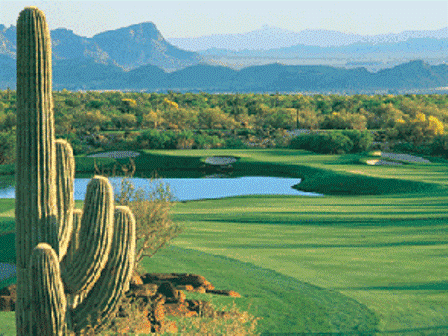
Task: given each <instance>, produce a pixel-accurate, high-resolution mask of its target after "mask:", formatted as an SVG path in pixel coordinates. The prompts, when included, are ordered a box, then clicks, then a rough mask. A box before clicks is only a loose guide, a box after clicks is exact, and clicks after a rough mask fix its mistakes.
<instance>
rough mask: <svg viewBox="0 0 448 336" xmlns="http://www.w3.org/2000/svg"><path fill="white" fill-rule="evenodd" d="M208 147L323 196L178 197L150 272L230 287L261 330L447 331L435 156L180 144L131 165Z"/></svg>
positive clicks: (5, 204) (440, 171)
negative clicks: (368, 160) (173, 223)
mask: <svg viewBox="0 0 448 336" xmlns="http://www.w3.org/2000/svg"><path fill="white" fill-rule="evenodd" d="M213 155H221V156H222V155H229V156H235V157H237V158H239V160H238V162H237V163H235V164H234V165H233V166H234V174H240V173H247V172H249V173H252V174H254V175H257V174H266V175H273V176H279V175H283V176H285V175H286V176H294V177H301V178H303V182H302V183H301V184H300V185H299V187H300V189H307V190H310V191H318V192H323V193H325V194H326V195H327V196H325V197H317V198H316V197H295V196H247V197H234V198H225V199H219V200H204V201H193V202H183V203H177V204H176V206H175V207H174V209H173V216H174V219H175V220H177V221H179V222H181V223H182V225H183V226H184V228H185V230H184V233H183V234H182V235H181V236H179V237H178V238H177V239H176V240H175V241H174V243H173V246H172V247H171V248H169V249H166V250H164V251H162V252H161V253H159V254H158V255H156V256H155V257H154V258H152V259H151V260H148V261H145V263H144V266H145V268H146V269H147V270H148V271H153V272H188V273H199V274H203V275H204V276H206V277H207V278H209V279H210V280H211V281H212V283H214V284H215V285H216V286H217V288H222V289H233V290H236V291H238V292H240V293H241V294H243V298H241V299H232V300H235V302H237V304H238V305H240V306H241V307H243V308H244V307H247V306H248V305H249V304H252V305H251V308H250V309H251V311H252V312H253V313H257V314H259V315H260V316H261V317H263V320H262V322H260V326H261V328H262V331H264V332H274V331H275V332H283V333H300V332H329V331H333V332H338V331H339V332H342V333H343V334H348V333H355V334H356V333H361V330H364V331H366V333H370V332H371V331H373V330H375V329H378V330H380V332H379V333H378V334H410V335H413V334H415V335H435V334H437V335H439V334H447V333H448V327H447V326H448V294H447V289H448V277H447V275H446V246H447V244H448V238H447V237H448V224H447V219H448V192H447V191H448V189H447V182H448V181H447V179H446V177H447V173H448V165H447V164H446V162H445V161H443V160H439V161H438V162H434V163H432V164H429V165H424V164H406V165H402V166H367V165H365V164H362V163H360V162H361V161H362V159H365V158H363V156H362V155H345V156H337V155H333V156H325V155H315V154H312V153H308V152H303V151H291V150H244V151H243V150H200V151H188V150H185V151H184V150H179V151H147V152H143V154H142V155H141V156H140V157H139V160H141V161H137V160H136V164H137V166H138V167H139V166H146V167H150V166H151V165H152V164H154V166H157V167H159V168H161V167H165V166H166V165H168V167H171V168H172V169H176V168H179V167H187V168H190V169H196V168H198V167H201V166H203V165H204V163H203V162H204V159H205V158H206V157H207V156H213ZM154 162H156V163H154ZM316 174H320V175H316ZM353 181H356V183H353ZM78 206H79V204H78ZM12 216H13V209H12V203H11V201H9V200H1V201H0V218H1V219H0V229H1V230H2V231H0V232H3V233H7V232H11V231H12V230H13V227H12V225H13V224H12V223H13V222H12ZM8 237H9V236H8V235H3V236H0V246H4V245H5V244H8V243H7V240H6V239H10V240H9V241H11V237H9V238H8ZM4 239H5V240H4ZM3 255H5V256H6V258H9V259H11V258H13V253H12V252H9V254H8V252H6V251H5V254H3V253H2V254H1V256H3ZM215 299H216V300H217V302H221V303H222V302H226V301H225V300H223V301H222V299H219V298H215ZM7 316H10V315H4V314H0V325H2V320H3V319H7V318H8V317H7ZM9 318H10V317H9ZM0 332H1V330H0Z"/></svg>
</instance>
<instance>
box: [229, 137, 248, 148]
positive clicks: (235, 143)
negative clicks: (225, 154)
mask: <svg viewBox="0 0 448 336" xmlns="http://www.w3.org/2000/svg"><path fill="white" fill-rule="evenodd" d="M224 147H225V148H230V149H244V148H247V146H246V144H245V143H244V141H243V140H241V139H240V138H237V137H230V138H227V139H226V141H225V144H224Z"/></svg>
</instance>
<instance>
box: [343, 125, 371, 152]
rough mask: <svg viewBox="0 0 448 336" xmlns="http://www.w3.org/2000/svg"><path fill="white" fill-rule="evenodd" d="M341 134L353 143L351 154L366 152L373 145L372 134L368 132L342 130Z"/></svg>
mask: <svg viewBox="0 0 448 336" xmlns="http://www.w3.org/2000/svg"><path fill="white" fill-rule="evenodd" d="M342 134H343V135H345V136H347V137H348V138H349V139H350V140H351V141H352V142H353V148H352V150H351V152H352V153H357V152H365V151H368V150H369V149H370V148H371V147H372V144H373V134H372V133H371V132H369V131H367V130H366V131H359V130H344V131H342Z"/></svg>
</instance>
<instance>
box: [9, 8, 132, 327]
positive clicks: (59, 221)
mask: <svg viewBox="0 0 448 336" xmlns="http://www.w3.org/2000/svg"><path fill="white" fill-rule="evenodd" d="M52 108H53V103H52V85H51V42H50V34H49V30H48V26H47V23H46V20H45V15H44V14H43V12H41V11H40V10H39V9H37V8H36V7H27V8H25V9H24V10H23V11H22V12H21V13H20V16H19V19H18V21H17V172H16V251H17V303H16V328H17V335H64V334H66V333H67V332H72V331H74V332H76V333H78V332H81V331H82V330H85V329H86V327H87V323H88V322H90V323H91V322H95V321H97V319H98V318H101V319H105V318H109V317H112V316H113V315H114V313H115V312H116V310H117V309H118V303H119V299H120V298H121V296H122V295H123V293H124V291H125V290H127V289H128V286H129V281H130V277H131V275H132V272H133V265H134V259H135V219H134V217H133V215H132V213H131V212H130V210H129V209H128V208H126V207H116V208H114V204H113V189H112V186H111V185H110V183H109V181H108V180H107V179H106V178H104V177H102V176H94V177H93V178H92V180H91V181H90V183H89V185H88V187H87V193H86V198H85V203H84V209H83V211H80V210H74V201H73V180H74V167H75V166H74V158H73V151H72V149H71V147H70V145H69V144H68V143H67V142H66V141H64V140H55V137H54V119H53V111H52ZM114 211H115V215H114ZM30 256H31V258H30ZM91 326H92V327H93V328H94V329H100V328H101V326H95V323H93V324H91Z"/></svg>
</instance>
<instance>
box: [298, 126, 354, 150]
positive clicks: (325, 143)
mask: <svg viewBox="0 0 448 336" xmlns="http://www.w3.org/2000/svg"><path fill="white" fill-rule="evenodd" d="M290 148H294V149H305V150H310V151H313V152H316V153H323V154H344V153H348V152H350V151H351V150H352V149H353V142H352V141H351V140H350V138H349V137H348V136H347V135H344V134H343V133H342V132H341V131H330V132H322V133H307V134H300V135H298V136H297V137H295V138H293V139H291V142H290Z"/></svg>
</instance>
